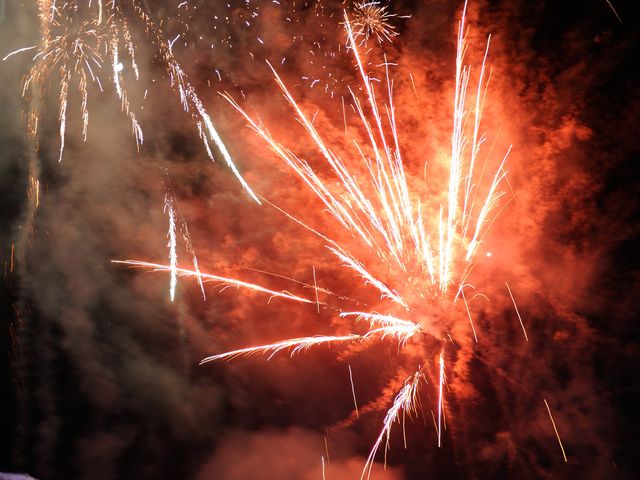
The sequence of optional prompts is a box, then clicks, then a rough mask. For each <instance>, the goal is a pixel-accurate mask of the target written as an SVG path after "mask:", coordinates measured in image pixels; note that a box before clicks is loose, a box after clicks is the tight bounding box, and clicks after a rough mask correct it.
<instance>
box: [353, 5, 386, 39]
mask: <svg viewBox="0 0 640 480" xmlns="http://www.w3.org/2000/svg"><path fill="white" fill-rule="evenodd" d="M388 8H389V7H388V5H381V4H380V2H372V1H370V2H358V3H355V4H354V6H353V20H352V22H351V26H352V27H353V29H354V34H355V35H356V36H357V37H359V39H360V42H359V43H360V46H362V45H365V44H366V43H367V42H368V41H369V38H371V37H376V40H378V43H382V42H384V41H385V40H386V41H388V42H391V41H393V37H395V36H397V35H398V32H396V27H395V26H393V25H392V24H391V22H390V20H391V19H392V18H394V17H395V16H396V15H395V14H393V13H389V11H388Z"/></svg>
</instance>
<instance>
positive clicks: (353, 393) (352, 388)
mask: <svg viewBox="0 0 640 480" xmlns="http://www.w3.org/2000/svg"><path fill="white" fill-rule="evenodd" d="M349 380H350V381H351V394H352V395H353V405H354V407H355V409H356V418H358V417H360V413H359V412H358V401H357V400H356V388H355V386H354V385H353V372H352V371H351V365H349Z"/></svg>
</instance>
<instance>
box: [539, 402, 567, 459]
mask: <svg viewBox="0 0 640 480" xmlns="http://www.w3.org/2000/svg"><path fill="white" fill-rule="evenodd" d="M543 400H544V404H545V406H546V407H547V412H549V418H550V419H551V425H553V431H554V432H556V438H557V439H558V444H559V445H560V450H562V457H563V458H564V461H565V462H568V460H567V454H566V453H565V451H564V447H563V446H562V440H560V434H559V433H558V428H557V427H556V422H554V421H553V415H551V409H550V408H549V404H548V403H547V400H546V399H543Z"/></svg>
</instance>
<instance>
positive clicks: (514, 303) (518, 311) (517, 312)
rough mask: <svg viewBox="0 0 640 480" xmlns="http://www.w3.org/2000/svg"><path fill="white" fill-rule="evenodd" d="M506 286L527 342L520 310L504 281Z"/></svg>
mask: <svg viewBox="0 0 640 480" xmlns="http://www.w3.org/2000/svg"><path fill="white" fill-rule="evenodd" d="M504 284H505V285H506V286H507V290H508V291H509V296H510V297H511V301H512V302H513V308H515V309H516V314H517V315H518V320H520V326H521V327H522V332H523V333H524V339H525V340H526V341H527V342H528V341H529V337H528V336H527V330H526V329H525V328H524V323H523V321H522V317H521V316H520V310H518V305H516V300H515V298H513V293H512V292H511V288H509V284H508V283H507V282H504Z"/></svg>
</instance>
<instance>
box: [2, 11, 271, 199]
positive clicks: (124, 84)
mask: <svg viewBox="0 0 640 480" xmlns="http://www.w3.org/2000/svg"><path fill="white" fill-rule="evenodd" d="M36 3H37V7H38V16H39V19H40V31H41V37H42V38H41V44H40V45H39V46H38V47H26V48H21V49H18V50H16V51H15V52H12V53H10V54H9V55H7V56H5V57H4V59H3V60H6V59H7V58H9V57H10V56H11V55H13V54H15V53H18V52H24V51H29V50H32V49H37V53H36V54H35V55H34V57H33V60H34V64H33V67H32V68H31V71H30V72H29V74H28V75H27V77H26V79H25V82H24V87H23V96H28V97H29V99H30V103H31V108H30V110H31V111H30V114H29V133H30V135H31V138H32V140H33V143H34V146H36V149H37V137H38V119H39V114H38V111H39V105H38V104H39V101H40V98H39V96H40V93H41V92H40V91H41V90H42V88H43V86H44V84H45V82H47V81H48V80H51V79H52V78H55V76H56V74H57V76H58V77H59V80H60V90H59V94H58V97H59V107H58V109H59V114H58V119H59V136H60V149H59V157H58V159H59V161H61V160H62V156H63V153H64V146H65V135H66V125H67V106H68V103H69V93H70V89H71V88H74V86H75V88H77V90H78V93H79V94H80V97H81V116H82V135H83V139H84V140H86V139H87V132H88V127H89V110H88V100H89V90H88V88H89V85H90V84H91V83H94V84H96V85H97V86H98V89H99V90H100V91H101V92H102V91H103V84H104V83H106V82H110V83H112V85H113V88H114V90H115V93H116V96H117V98H118V100H119V101H120V106H121V110H122V112H123V113H124V114H125V115H126V116H127V117H128V118H129V120H130V122H131V130H132V133H133V136H134V138H135V141H136V145H137V146H138V148H139V147H140V145H141V144H142V142H143V132H142V128H141V126H140V123H139V121H138V118H137V117H136V113H135V112H134V108H133V106H132V102H131V96H130V94H129V87H130V85H129V80H130V79H131V77H133V78H135V80H138V79H139V78H140V71H139V69H138V65H137V63H136V50H137V48H136V45H135V44H134V42H133V38H132V34H131V30H130V27H129V23H130V20H129V19H130V18H132V19H135V20H137V21H138V22H140V23H141V24H142V26H143V28H144V31H145V32H146V34H147V36H148V37H149V38H150V40H151V43H152V44H153V46H154V48H155V50H156V54H157V55H156V56H157V60H158V61H159V63H160V64H161V65H162V67H163V68H164V69H165V73H166V75H167V77H168V78H169V81H170V85H171V88H172V89H173V90H175V91H176V92H177V93H178V96H179V99H180V103H181V104H182V107H183V109H184V111H185V112H189V113H190V114H191V116H192V118H193V120H194V123H195V126H196V128H197V131H198V134H199V136H200V138H201V139H202V141H203V143H204V147H205V150H206V152H207V155H208V156H209V158H210V159H211V160H213V159H214V154H213V152H212V149H211V144H210V143H211V142H212V143H213V145H215V147H216V148H217V149H218V151H219V152H220V154H221V155H222V158H223V159H224V160H225V162H226V164H227V166H228V167H229V168H230V169H231V170H232V172H233V174H234V175H235V176H236V178H237V179H238V181H239V182H240V183H241V185H242V187H243V188H244V189H245V190H246V191H247V193H248V194H249V195H250V196H251V197H252V198H253V199H254V200H255V201H256V202H258V203H260V200H259V199H258V197H257V196H256V195H255V194H254V193H253V191H252V190H251V188H250V187H249V185H248V184H247V182H246V181H245V180H244V178H243V177H242V175H241V174H240V172H239V171H238V169H237V167H236V165H235V164H234V162H233V160H232V158H231V155H230V154H229V152H228V150H227V148H226V146H225V144H224V143H223V142H222V139H221V138H220V135H219V134H218V132H217V130H216V129H215V127H214V125H213V122H212V120H211V117H210V115H209V113H208V112H207V110H206V109H205V107H204V105H203V103H202V101H201V100H200V98H199V96H198V94H197V93H196V90H195V88H194V87H193V86H192V85H191V83H189V81H188V79H187V75H186V73H185V72H184V71H183V69H182V67H181V66H180V64H179V63H178V61H177V60H176V58H175V57H174V55H173V52H172V51H171V44H170V43H169V42H167V41H166V40H165V39H164V35H163V34H162V32H161V30H160V29H159V28H158V27H157V26H156V25H155V23H154V21H153V20H152V19H151V17H150V16H149V14H148V13H147V12H146V11H145V9H144V8H143V7H142V6H141V5H140V4H139V3H138V1H137V0H126V1H119V2H115V1H105V0H97V1H95V2H91V1H90V0H89V1H87V0H78V1H73V0H69V1H66V2H64V3H61V4H60V3H58V2H55V1H52V0H37V2H36ZM123 56H125V57H126V58H122V57H123ZM125 63H126V65H127V66H125ZM129 70H130V72H129ZM104 76H107V77H108V80H106V82H105V79H104ZM32 170H36V169H32Z"/></svg>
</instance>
